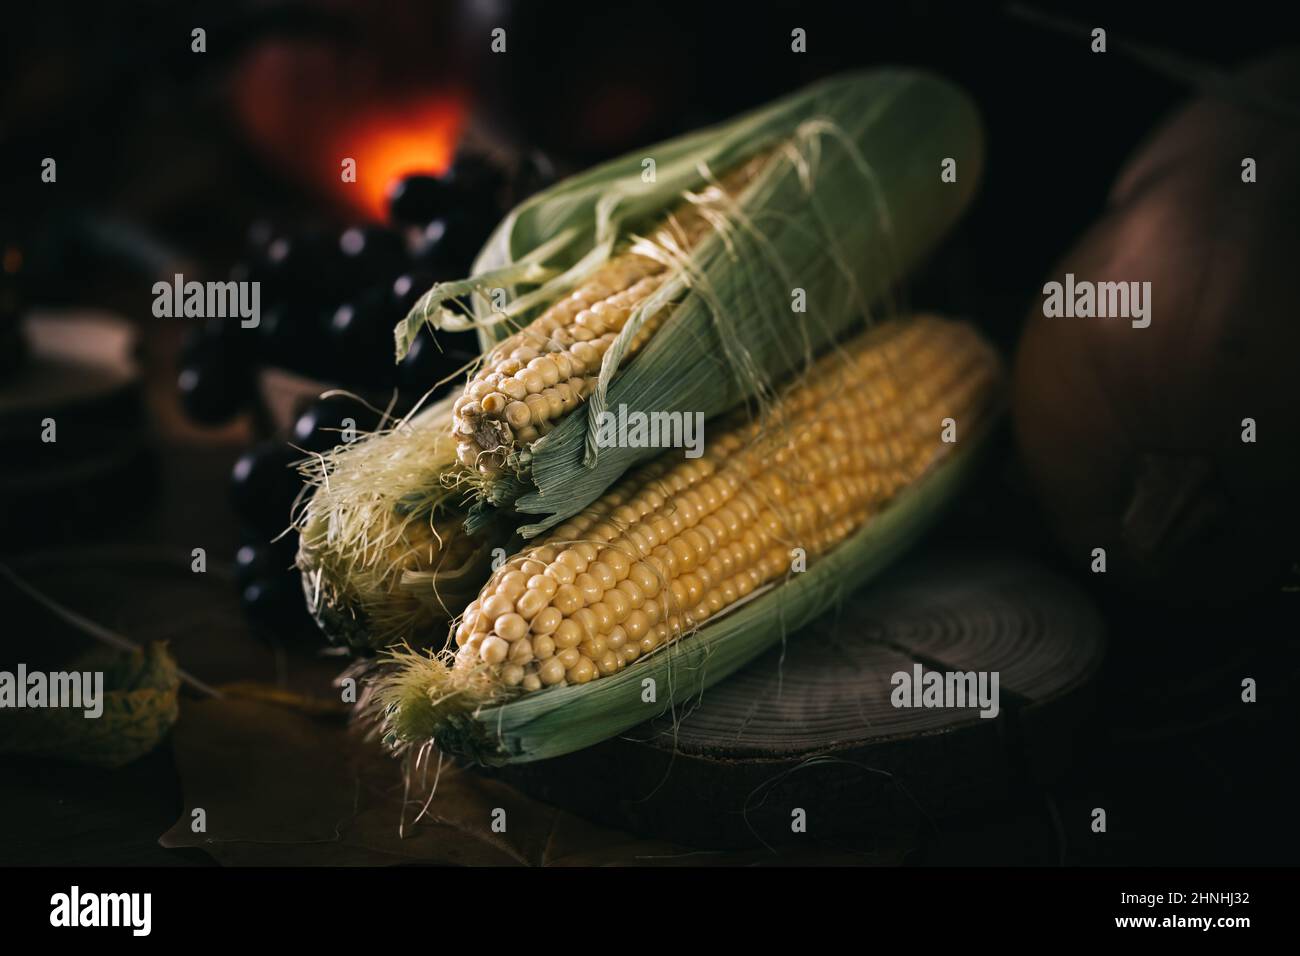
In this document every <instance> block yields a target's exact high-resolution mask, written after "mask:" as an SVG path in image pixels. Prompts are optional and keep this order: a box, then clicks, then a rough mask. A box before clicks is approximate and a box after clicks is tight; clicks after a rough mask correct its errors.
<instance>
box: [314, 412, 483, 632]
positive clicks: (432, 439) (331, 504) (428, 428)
mask: <svg viewBox="0 0 1300 956" xmlns="http://www.w3.org/2000/svg"><path fill="white" fill-rule="evenodd" d="M450 420H451V403H450V400H444V401H442V402H439V403H438V404H436V405H434V406H433V407H431V408H429V409H426V410H425V411H423V412H421V413H420V414H418V415H415V416H413V417H411V418H410V419H407V420H404V421H402V422H399V423H398V424H397V425H395V426H394V427H392V428H390V429H388V430H386V431H383V432H377V433H375V434H372V435H367V436H365V437H363V438H361V439H360V440H358V441H355V442H353V443H351V444H344V445H340V446H339V447H337V448H335V449H332V450H331V451H328V452H326V453H325V454H323V455H320V456H315V457H313V458H310V459H308V460H307V461H305V462H303V464H302V465H301V471H302V474H303V477H304V478H305V479H306V480H307V482H308V483H309V484H310V485H313V486H315V487H314V491H313V493H312V494H311V496H310V497H309V498H308V499H307V500H306V501H305V502H304V504H303V505H302V506H301V507H300V508H299V509H298V510H297V512H296V514H295V515H294V527H295V529H296V530H297V531H298V542H299V544H298V555H297V561H296V563H297V566H298V568H299V569H300V570H301V572H302V583H303V590H304V592H305V594H306V598H307V607H308V610H309V611H310V612H311V614H312V615H313V617H315V618H316V621H317V623H318V624H319V625H320V627H321V629H322V630H323V631H324V632H325V634H326V635H327V636H328V637H329V638H330V640H332V641H334V642H336V643H339V644H343V645H346V646H348V647H349V648H351V649H353V650H356V651H366V650H378V649H380V648H382V647H384V646H386V645H387V644H389V643H392V642H394V641H397V640H405V641H408V642H412V643H417V644H418V643H423V642H425V641H427V640H431V639H432V640H436V641H437V642H438V643H439V646H441V642H442V641H443V640H445V637H446V625H447V622H448V621H450V620H451V619H452V618H453V617H454V616H456V615H457V614H459V613H460V612H461V611H462V610H463V609H464V607H465V604H466V603H467V602H468V601H470V600H471V599H472V598H473V597H474V595H475V594H477V593H478V590H479V588H480V587H482V585H483V582H484V581H485V580H487V578H488V575H489V573H490V570H491V568H490V562H491V557H490V552H491V548H492V546H493V545H494V544H496V543H499V542H498V535H496V534H495V533H493V531H492V530H489V529H485V531H484V532H483V533H480V534H477V535H472V534H468V533H466V532H465V531H464V530H463V528H462V525H463V522H464V520H465V515H464V513H463V511H461V510H460V509H459V508H458V507H457V504H456V501H455V499H454V495H453V492H452V491H451V490H450V489H449V488H448V487H447V486H446V484H445V483H444V481H443V476H444V474H446V472H448V471H449V470H451V469H452V468H453V467H454V466H455V457H454V451H453V447H454V446H453V444H452V442H451V441H450V439H449V438H448V436H447V429H448V426H449V422H450Z"/></svg>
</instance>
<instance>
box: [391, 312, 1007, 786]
mask: <svg viewBox="0 0 1300 956" xmlns="http://www.w3.org/2000/svg"><path fill="white" fill-rule="evenodd" d="M998 377H999V363H998V360H997V357H996V355H995V353H994V352H993V351H992V350H991V349H990V348H989V347H988V346H987V345H986V344H985V343H984V342H983V341H982V340H981V339H980V338H979V336H978V335H977V334H976V333H975V332H974V330H973V329H972V328H970V327H969V326H967V325H964V324H960V323H952V322H946V321H943V320H938V319H929V318H925V319H917V320H914V321H912V322H907V323H900V322H891V323H886V324H883V325H881V326H879V327H877V328H875V329H873V330H871V331H870V332H868V333H866V334H864V335H862V336H860V337H859V338H858V339H856V340H855V341H854V342H852V343H850V344H849V345H847V346H846V347H845V348H844V349H842V350H837V351H835V352H833V353H831V354H830V355H828V356H827V357H825V358H824V359H822V360H821V361H820V362H819V363H818V364H817V365H816V366H814V367H813V368H812V369H811V370H810V371H809V372H808V373H807V375H806V376H804V377H803V378H801V379H799V380H797V381H796V382H794V383H793V384H791V385H789V386H787V387H786V388H785V389H783V390H782V392H781V394H780V396H779V398H778V400H777V401H776V402H775V403H774V404H773V405H772V406H771V408H770V409H769V410H768V412H767V414H766V415H765V416H764V417H763V418H762V419H761V420H758V421H751V420H749V419H748V418H746V417H743V416H736V415H733V416H732V418H731V420H729V421H728V422H726V423H724V424H723V425H722V426H721V428H720V430H719V432H718V434H717V435H716V437H713V438H712V439H711V440H710V441H709V443H708V450H707V452H706V454H705V455H704V457H702V458H700V459H698V460H682V459H681V458H680V457H679V453H675V452H670V453H668V454H666V455H664V456H663V457H661V458H660V459H659V460H657V461H655V462H653V463H652V464H650V465H648V466H646V467H644V468H642V469H640V470H638V471H636V472H634V473H632V474H631V475H629V476H628V477H627V478H626V479H625V480H624V481H622V482H621V483H620V484H619V485H617V486H616V487H615V488H614V489H612V490H611V491H610V492H608V493H607V494H606V495H604V496H602V497H601V498H600V499H599V500H598V501H596V502H595V503H594V504H593V505H592V506H591V507H590V508H588V509H586V510H585V511H583V512H582V513H581V514H580V515H578V516H576V517H574V518H573V519H572V520H570V521H567V522H565V523H564V524H562V525H561V526H559V527H557V528H555V529H554V530H553V531H552V532H551V533H550V534H549V535H548V536H547V537H545V538H543V539H542V540H541V541H540V542H539V543H537V544H536V545H533V546H532V547H530V548H527V549H525V550H524V551H522V552H520V553H519V554H517V555H515V556H514V557H513V558H512V559H511V560H510V561H508V562H507V563H506V565H505V566H504V567H503V568H501V569H500V570H499V571H497V572H496V573H495V574H494V575H493V577H492V578H491V580H490V581H489V582H488V583H487V585H486V587H485V588H484V589H483V591H482V592H481V594H480V595H479V598H478V600H476V601H474V602H473V603H472V604H470V605H469V607H468V609H467V610H466V612H465V615H464V617H463V619H462V620H461V622H460V625H459V627H458V628H457V642H458V645H459V649H458V651H457V652H456V653H455V655H454V658H453V657H451V655H449V654H444V655H442V656H440V657H430V656H426V655H419V654H405V655H398V656H397V660H396V666H395V670H394V671H393V672H392V673H390V674H389V675H388V676H387V677H385V678H383V679H382V680H381V681H380V683H379V685H378V689H377V692H376V694H375V698H374V701H375V704H376V705H377V707H378V708H379V716H380V719H381V721H382V724H383V732H384V734H385V736H386V737H387V739H388V740H389V742H390V743H391V744H393V745H395V746H397V747H401V746H404V745H411V744H414V743H417V742H422V741H424V740H426V739H429V738H432V739H434V740H435V742H436V743H437V744H438V745H439V746H440V747H442V748H444V749H450V750H452V751H454V752H459V753H463V754H466V755H468V756H471V757H473V758H475V759H477V760H479V761H482V762H485V763H510V762H523V761H528V760H536V759H541V758H543V757H549V756H556V755H558V754H561V753H565V752H568V751H570V750H574V749H578V748H580V747H583V746H587V745H589V744H591V743H594V742H597V741H598V740H601V739H604V738H606V737H609V736H612V735H614V734H617V733H619V732H621V731H623V730H626V729H627V728H629V727H631V726H633V725H635V724H637V723H640V722H642V721H645V720H647V719H649V718H650V717H652V716H655V715H656V714H657V713H660V712H662V711H663V710H664V709H666V708H667V707H669V706H672V705H673V704H674V703H677V702H681V701H683V700H685V699H686V698H687V697H689V696H690V695H692V694H695V693H698V692H699V691H700V690H702V689H703V688H705V687H707V686H708V685H709V684H711V683H712V682H714V681H715V680H718V679H720V678H721V677H723V676H725V675H726V674H727V673H730V671H731V670H734V669H735V668H736V667H739V666H741V665H742V664H743V663H745V662H746V661H748V660H750V659H751V658H753V657H754V656H755V655H757V654H758V653H760V652H761V651H762V650H763V649H765V648H766V647H768V646H770V645H771V644H772V643H773V642H774V641H776V640H779V639H780V638H781V636H782V635H783V634H784V633H786V631H787V630H789V629H792V628H796V627H798V626H799V625H800V624H802V623H804V622H806V621H807V620H809V619H810V618H811V617H812V616H814V615H815V614H817V613H818V612H820V611H821V610H824V609H825V608H826V606H827V605H828V604H829V603H830V601H831V600H833V599H834V597H835V596H836V595H838V594H840V593H843V591H844V590H845V589H848V588H852V587H854V586H856V585H857V584H858V583H860V582H861V581H862V580H864V579H865V578H866V577H868V576H869V575H870V574H872V573H874V571H876V570H877V569H879V568H880V567H882V566H883V564H884V563H886V562H887V561H888V560H890V559H892V557H893V556H894V555H895V554H896V553H897V552H898V551H899V550H900V549H901V548H903V547H904V546H906V544H907V543H908V542H909V541H910V540H912V539H913V538H914V537H915V536H916V535H917V534H918V533H919V532H920V531H921V530H923V528H924V527H925V526H926V525H927V524H928V522H929V521H930V520H931V519H932V518H933V517H934V516H935V515H936V513H937V511H938V509H939V507H940V506H941V505H942V504H943V502H944V501H946V500H947V499H948V498H949V497H950V496H951V494H952V492H953V490H954V488H955V487H956V485H957V482H958V481H959V479H960V476H961V475H962V473H963V472H964V471H965V470H966V468H968V467H969V460H970V456H971V453H972V451H973V448H974V446H976V445H978V443H979V440H980V438H981V437H982V435H983V433H984V431H985V430H986V426H987V424H988V421H989V418H990V415H991V411H992V408H993V403H994V400H995V386H996V383H997V379H998ZM945 419H952V420H953V421H954V422H955V423H956V426H957V427H958V428H959V429H961V431H960V433H959V435H958V438H959V441H958V442H957V443H955V444H949V443H946V442H944V441H943V440H942V437H941V436H942V433H943V430H944V426H945ZM794 549H799V551H800V552H801V553H802V554H804V555H806V558H807V561H808V569H807V570H805V571H799V572H797V573H791V566H792V556H793V555H795V554H796V553H799V552H796V551H795V550H794ZM643 658H644V659H643ZM648 678H649V679H653V680H654V681H655V682H656V685H657V694H656V701H657V702H658V704H659V706H657V707H652V706H648V705H647V703H646V700H645V697H644V695H643V688H644V684H643V682H644V681H645V680H646V679H648Z"/></svg>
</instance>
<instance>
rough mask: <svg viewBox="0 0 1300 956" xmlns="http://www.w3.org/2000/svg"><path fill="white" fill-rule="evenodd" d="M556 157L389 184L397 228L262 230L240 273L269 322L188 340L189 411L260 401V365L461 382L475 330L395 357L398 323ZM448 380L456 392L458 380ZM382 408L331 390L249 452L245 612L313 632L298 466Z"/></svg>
mask: <svg viewBox="0 0 1300 956" xmlns="http://www.w3.org/2000/svg"><path fill="white" fill-rule="evenodd" d="M551 178H553V173H552V172H551V170H550V167H549V165H548V164H547V163H546V161H545V160H544V159H540V158H538V159H533V158H530V159H529V160H527V161H525V162H524V163H522V164H521V165H520V166H519V167H518V168H516V169H515V170H514V171H513V173H512V174H511V175H509V176H508V175H506V174H505V173H504V172H503V171H502V170H501V169H499V168H498V167H496V166H494V165H493V164H491V163H490V162H488V161H487V160H485V159H483V158H482V157H478V156H475V155H462V156H461V157H459V158H458V159H457V161H456V162H455V164H453V166H452V167H451V169H450V170H449V171H448V172H447V173H445V174H443V175H441V176H431V175H412V176H407V177H405V178H404V179H401V180H399V181H398V182H396V183H394V184H393V186H392V188H391V190H390V192H389V222H388V223H387V224H386V225H383V226H375V225H351V226H347V227H346V228H343V229H335V230H333V231H329V230H324V229H319V228H305V229H299V230H297V231H295V232H277V231H276V230H275V229H273V228H271V227H269V226H268V225H266V224H264V223H257V224H255V225H254V226H253V227H252V228H251V229H250V231H249V240H248V256H247V258H246V260H245V261H243V262H241V263H240V264H239V265H237V266H236V267H235V269H234V270H233V274H232V276H231V277H232V278H233V279H236V280H241V281H249V280H255V281H258V282H260V289H261V321H260V324H259V325H258V327H257V328H243V327H241V325H240V323H239V320H238V319H237V318H234V319H212V320H208V322H207V323H206V324H205V325H204V326H203V327H202V328H201V329H198V330H196V331H195V332H194V334H193V335H192V336H191V338H190V340H189V341H188V342H187V344H186V346H185V350H184V353H183V356H182V370H181V373H180V380H179V386H180V390H181V399H182V403H183V405H184V408H185V410H186V412H187V414H188V415H189V416H190V417H191V418H192V419H193V420H195V421H196V422H199V423H202V424H208V425H217V424H221V423H224V422H226V421H229V420H230V419H232V418H234V417H235V416H236V415H238V414H240V413H241V412H243V411H245V410H248V409H249V408H250V407H253V406H254V405H255V403H256V401H257V390H256V387H255V384H254V383H255V377H256V373H257V369H258V368H259V367H263V366H273V367H277V368H283V369H287V370H290V371H293V372H297V373H299V374H301V375H303V376H305V377H307V378H309V379H313V380H317V381H319V382H321V383H322V384H323V385H329V386H335V387H340V388H344V389H347V390H348V391H351V392H355V393H358V394H361V395H369V396H374V397H375V398H376V399H377V400H378V401H377V402H376V404H380V405H384V404H387V400H388V398H390V397H391V396H392V395H393V393H394V391H396V392H397V394H398V395H399V396H400V400H399V402H398V405H399V406H404V407H410V405H411V404H412V403H413V402H414V401H415V400H417V399H419V398H420V397H421V396H423V395H424V394H425V393H426V392H427V391H428V390H429V389H431V388H432V387H433V386H434V385H435V384H436V383H437V382H439V381H441V380H443V379H446V378H449V377H451V376H453V375H455V373H456V372H457V370H458V369H460V368H461V367H463V366H464V365H465V364H466V363H467V362H468V361H470V360H472V358H473V356H474V355H475V354H476V353H477V351H478V342H477V338H476V336H475V335H474V334H473V333H468V332H465V333H442V332H440V333H438V334H437V337H436V339H435V337H434V336H433V335H432V334H431V333H429V332H427V331H426V332H422V333H421V334H420V335H419V336H418V337H417V339H416V340H415V343H414V345H413V346H412V348H411V350H410V352H409V354H408V355H407V356H406V358H405V359H404V360H403V361H402V362H401V363H400V364H398V363H395V362H394V345H393V327H394V326H395V325H396V324H397V322H398V321H399V320H400V319H402V318H403V317H404V316H405V315H406V314H407V313H408V312H409V311H410V309H411V307H412V306H413V305H414V304H415V302H416V300H417V299H419V297H420V296H421V295H422V294H423V293H424V292H425V291H427V290H428V289H429V288H430V287H431V286H432V285H433V284H434V283H435V282H437V281H441V280H445V279H450V278H461V277H463V276H466V275H468V274H469V272H470V266H471V263H472V260H473V257H474V256H475V255H476V254H477V252H478V250H479V249H480V248H481V247H482V245H483V243H484V241H486V239H487V237H488V235H489V234H490V233H491V231H492V229H493V228H494V226H495V225H496V223H497V222H498V221H499V220H500V218H501V216H502V215H503V213H504V212H505V210H506V209H507V208H508V207H509V206H510V205H511V204H513V203H515V202H517V201H518V200H519V199H521V198H523V196H525V195H527V193H528V192H531V191H533V190H534V189H536V188H539V187H540V186H543V185H545V184H546V183H547V182H548V181H549V180H550V179H551ZM445 387H451V386H450V385H448V386H445ZM378 424H379V420H378V416H377V415H375V414H373V413H372V412H369V411H368V410H367V409H366V407H365V406H364V405H362V404H361V403H359V402H357V401H356V400H354V399H351V398H346V397H342V396H333V397H329V398H321V399H318V400H316V401H315V402H313V403H312V404H310V405H308V406H307V407H306V408H305V409H303V410H302V412H301V414H300V415H299V417H298V418H297V421H296V423H295V425H294V428H293V434H292V435H291V436H289V438H288V440H287V441H286V440H285V439H284V438H283V437H280V436H276V437H272V438H268V439H266V440H264V441H261V442H260V443H258V444H257V445H256V446H254V447H253V448H251V449H249V450H248V451H246V452H245V453H244V455H243V456H242V457H241V458H240V459H239V461H238V462H236V464H235V468H234V472H233V475H232V486H233V496H234V502H235V507H236V510H237V511H238V514H239V517H240V520H241V522H242V524H243V526H244V533H243V537H244V544H243V546H242V547H241V548H240V550H239V554H238V556H237V560H236V563H237V567H238V573H239V584H240V587H241V589H242V595H243V601H244V607H245V609H246V611H247V612H248V613H249V615H250V616H251V617H253V618H254V619H255V620H257V621H258V622H260V623H262V624H265V625H267V626H268V627H270V628H273V629H275V630H276V631H277V632H279V633H285V632H297V631H299V630H301V631H302V632H304V633H307V632H310V631H311V629H312V625H311V624H310V621H309V619H308V618H307V615H306V612H305V609H304V602H303V597H302V592H301V588H300V585H299V582H298V576H297V573H296V572H295V571H293V559H294V553H295V552H296V549H297V540H296V536H295V535H294V534H293V533H291V532H289V533H285V529H286V526H287V525H288V522H289V514H290V509H291V506H292V504H293V502H294V500H295V498H296V497H297V496H298V494H299V493H300V492H301V490H302V482H301V479H300V478H299V476H298V474H297V471H296V469H295V468H294V467H293V466H294V463H295V462H297V461H299V460H301V459H302V458H303V457H304V455H303V453H302V451H300V450H299V449H303V450H306V451H324V450H327V449H329V448H332V447H334V446H335V445H337V444H339V443H340V442H341V441H342V440H344V438H345V437H347V434H348V433H350V432H352V431H353V430H355V433H357V434H364V433H365V432H366V431H369V430H371V429H373V428H375V427H376V426H377V425H378Z"/></svg>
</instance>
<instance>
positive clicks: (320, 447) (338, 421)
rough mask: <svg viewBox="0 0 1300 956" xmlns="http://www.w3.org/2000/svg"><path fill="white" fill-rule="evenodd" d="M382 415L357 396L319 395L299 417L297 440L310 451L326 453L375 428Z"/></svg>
mask: <svg viewBox="0 0 1300 956" xmlns="http://www.w3.org/2000/svg"><path fill="white" fill-rule="evenodd" d="M378 427H379V416H378V415H377V414H375V413H374V412H373V411H371V410H370V409H369V408H367V407H366V406H365V405H362V404H361V403H360V402H358V401H357V400H356V399H354V398H348V397H347V396H345V395H331V396H329V397H327V398H318V399H317V400H316V401H314V402H312V404H311V405H309V406H307V408H306V410H305V411H304V412H303V413H302V414H301V415H299V416H298V420H297V421H296V422H294V426H293V443H294V444H295V445H297V446H298V447H299V448H302V449H305V450H306V451H315V452H323V451H328V450H329V449H331V448H333V447H335V446H336V445H339V444H341V443H343V442H345V441H349V440H355V439H356V438H357V437H360V436H362V435H365V434H366V433H368V432H371V431H374V430H375V429H376V428H378Z"/></svg>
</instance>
